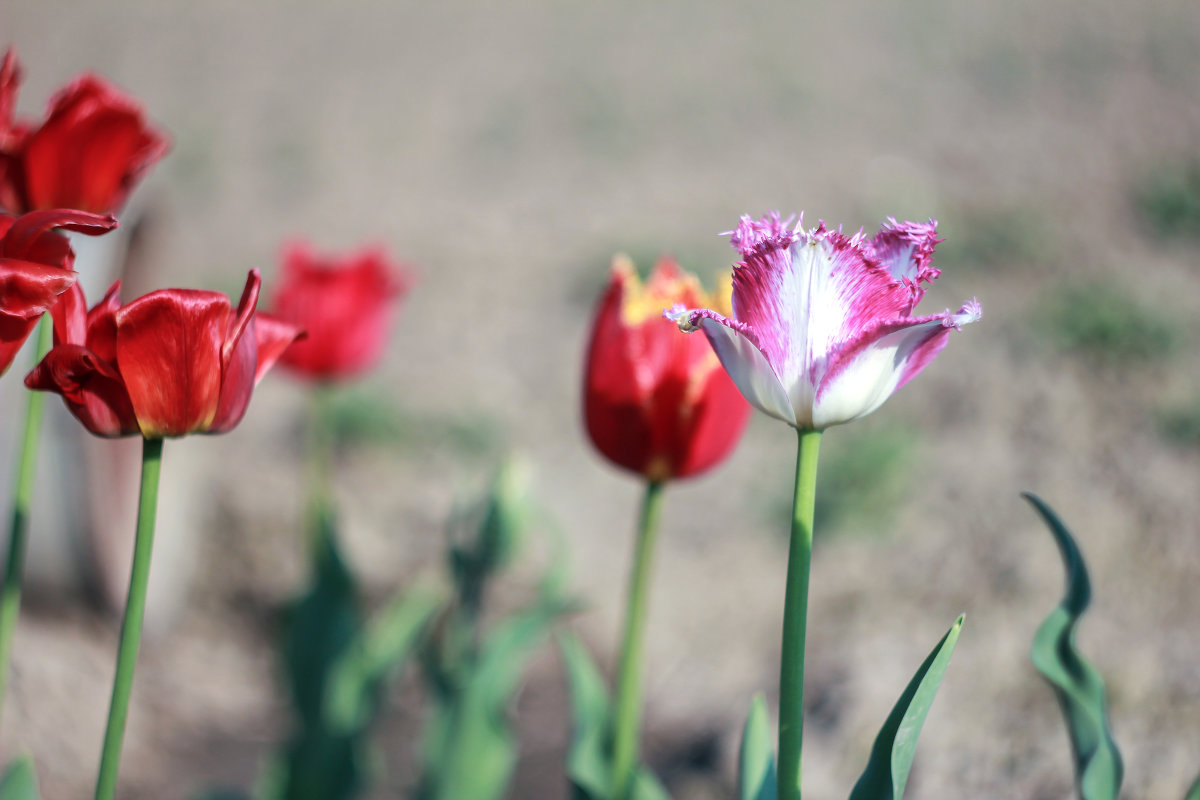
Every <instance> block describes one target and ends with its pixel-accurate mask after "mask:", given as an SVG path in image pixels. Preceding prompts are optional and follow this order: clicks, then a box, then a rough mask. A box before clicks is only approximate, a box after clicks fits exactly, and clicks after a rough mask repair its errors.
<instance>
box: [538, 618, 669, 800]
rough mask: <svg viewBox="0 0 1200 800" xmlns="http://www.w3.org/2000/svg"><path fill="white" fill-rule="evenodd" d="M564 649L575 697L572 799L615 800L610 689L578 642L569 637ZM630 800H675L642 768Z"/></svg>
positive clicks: (561, 643)
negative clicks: (613, 793)
mask: <svg viewBox="0 0 1200 800" xmlns="http://www.w3.org/2000/svg"><path fill="white" fill-rule="evenodd" d="M558 646H559V650H560V651H561V653H562V657H563V664H564V665H565V667H566V672H567V685H568V689H569V691H570V695H571V721H572V724H571V728H572V730H571V746H570V748H569V749H568V751H567V779H568V780H569V781H570V783H571V798H572V800H614V798H613V796H612V791H613V786H612V731H611V729H610V725H611V722H612V720H611V716H610V708H609V697H608V689H607V688H606V687H605V685H604V678H603V677H601V675H600V671H599V670H598V669H596V665H595V664H594V663H593V662H592V658H591V656H590V655H588V652H587V648H586V647H584V646H583V643H582V642H581V641H579V639H578V638H577V637H575V636H573V635H571V634H563V635H561V636H560V637H559V639H558ZM629 800H670V795H668V794H667V790H666V789H664V788H663V785H662V784H661V783H660V782H659V780H658V778H657V777H655V775H654V774H653V773H652V772H650V770H648V769H646V768H645V767H642V766H639V767H638V768H637V771H636V773H635V774H634V778H633V786H632V787H631V788H630V791H629Z"/></svg>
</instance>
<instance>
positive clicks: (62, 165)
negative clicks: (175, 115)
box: [0, 49, 169, 213]
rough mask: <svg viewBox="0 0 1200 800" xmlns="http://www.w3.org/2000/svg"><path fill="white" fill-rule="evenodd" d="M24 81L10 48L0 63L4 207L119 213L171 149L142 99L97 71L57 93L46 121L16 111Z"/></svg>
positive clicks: (0, 163) (0, 188) (0, 164)
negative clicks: (22, 118) (21, 117)
mask: <svg viewBox="0 0 1200 800" xmlns="http://www.w3.org/2000/svg"><path fill="white" fill-rule="evenodd" d="M20 83H21V68H20V64H19V63H18V62H17V58H16V55H15V54H14V53H13V51H12V50H11V49H10V50H9V51H8V52H7V53H6V54H5V56H4V61H3V64H0V207H3V208H5V209H8V210H10V211H14V212H21V211H29V210H33V209H39V208H78V209H82V210H84V211H92V212H95V213H108V212H117V211H119V210H120V209H121V207H122V206H123V205H124V203H125V199H126V198H127V197H128V196H129V193H130V192H131V191H132V190H133V188H134V187H135V186H136V185H137V183H138V181H140V180H141V178H142V175H143V174H144V173H145V172H146V170H147V169H149V168H150V167H151V166H153V165H154V163H155V162H156V161H158V159H159V158H161V157H162V156H163V154H164V153H166V151H167V148H168V146H169V143H168V140H167V137H166V136H165V135H164V134H163V133H161V132H159V131H158V130H156V129H155V128H153V127H151V126H150V125H149V124H148V123H147V122H146V121H145V119H144V118H143V115H142V106H141V104H140V103H138V102H137V101H136V100H134V99H133V98H132V97H130V96H129V95H127V94H125V93H124V92H122V91H121V90H119V89H117V88H116V87H115V86H113V85H112V84H111V83H108V82H107V81H106V80H104V79H103V78H101V77H99V76H97V75H93V74H91V73H84V74H83V75H80V76H79V77H78V78H76V79H75V80H74V81H72V82H71V83H70V84H68V85H67V86H66V87H64V88H63V89H62V90H60V91H59V92H58V93H57V94H56V95H54V97H53V98H51V100H50V104H49V108H48V110H47V113H46V119H45V120H44V121H43V122H42V123H41V124H40V125H38V124H34V123H32V122H29V121H16V120H14V118H13V114H14V113H15V110H16V104H17V103H16V96H17V90H18V88H19V86H20Z"/></svg>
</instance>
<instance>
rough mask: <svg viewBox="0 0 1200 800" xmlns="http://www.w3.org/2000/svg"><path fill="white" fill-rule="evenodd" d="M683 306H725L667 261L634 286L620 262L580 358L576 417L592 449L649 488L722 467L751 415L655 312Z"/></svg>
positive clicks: (719, 374)
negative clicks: (582, 369)
mask: <svg viewBox="0 0 1200 800" xmlns="http://www.w3.org/2000/svg"><path fill="white" fill-rule="evenodd" d="M692 298H703V299H705V300H708V301H709V302H716V303H718V304H722V303H723V304H724V305H728V302H729V290H728V287H726V288H725V290H724V291H718V292H714V293H713V295H711V296H710V295H708V294H706V293H705V292H704V291H703V289H702V288H701V287H700V283H699V281H698V280H696V277H695V276H694V275H690V274H688V273H686V272H683V271H682V270H680V269H679V267H678V266H676V265H675V263H674V262H673V261H670V260H667V259H664V260H662V261H660V262H659V263H658V266H657V267H656V268H655V270H654V274H653V275H651V277H650V280H649V281H648V282H647V283H646V284H645V285H644V286H643V285H642V283H641V281H640V280H639V279H638V277H637V275H636V273H635V272H634V270H633V265H632V264H631V263H630V262H629V261H628V260H626V259H618V260H617V261H616V262H615V263H614V264H613V270H612V279H611V281H610V283H609V287H608V291H607V292H605V294H604V297H603V298H602V299H601V300H600V304H599V306H598V307H597V309H596V318H595V322H594V323H593V326H592V341H591V345H590V346H589V348H588V363H587V374H586V376H585V385H584V416H585V418H586V421H587V429H588V433H589V434H590V436H591V438H592V442H593V444H595V445H596V448H597V449H598V450H599V451H600V452H601V453H603V454H604V455H605V456H607V457H608V458H609V460H611V461H613V462H614V463H616V464H617V465H618V466H621V467H624V468H625V469H628V470H631V471H632V472H636V473H638V474H640V475H643V476H645V477H646V478H648V479H649V480H652V481H662V480H666V479H668V478H683V477H687V476H688V475H695V474H696V473H699V472H702V471H704V470H706V469H708V468H709V467H712V466H714V465H715V464H716V463H717V462H719V461H721V460H722V459H723V458H725V456H727V455H728V454H729V452H730V451H731V450H732V449H733V446H734V445H735V444H736V443H737V441H738V438H739V437H740V436H741V433H742V430H743V429H744V428H745V425H746V419H747V417H748V416H749V414H750V406H749V405H748V404H747V403H746V401H745V400H743V399H742V397H741V395H740V394H739V392H738V390H737V387H736V386H734V384H733V382H732V381H731V380H730V379H729V376H728V375H727V374H726V373H725V370H723V369H721V365H720V362H719V361H718V360H717V356H716V354H715V353H714V352H713V350H712V347H710V346H708V343H707V341H705V342H704V343H703V346H697V345H695V344H693V341H694V340H696V339H698V338H699V337H689V336H679V331H678V330H676V328H675V326H674V325H673V324H672V323H670V322H668V321H667V320H665V319H663V317H662V312H663V310H664V309H667V308H670V307H672V306H674V305H676V304H678V303H684V304H690V303H691V302H692Z"/></svg>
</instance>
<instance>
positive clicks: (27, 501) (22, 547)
mask: <svg viewBox="0 0 1200 800" xmlns="http://www.w3.org/2000/svg"><path fill="white" fill-rule="evenodd" d="M53 330H54V326H53V325H51V323H50V319H49V316H48V315H45V314H43V315H42V320H41V322H40V323H39V324H38V332H37V346H36V348H35V350H34V358H33V363H34V365H35V366H36V365H37V364H38V363H39V362H41V360H42V359H43V358H44V357H45V356H46V353H48V352H50V345H51V344H52V336H51V334H52V332H53ZM28 403H29V404H28V405H27V406H26V408H25V436H24V438H23V439H22V440H21V456H20V462H19V466H18V468H17V484H16V488H15V489H14V491H13V510H12V526H11V527H10V528H9V530H8V561H6V562H5V568H4V588H3V589H0V715H2V713H3V710H4V695H5V690H6V689H7V688H8V662H9V660H10V659H11V657H12V640H13V633H14V632H15V631H16V629H17V612H18V611H19V610H20V608H21V577H22V575H23V574H24V572H25V551H26V549H27V547H28V544H29V507H30V505H31V504H32V502H33V484H34V479H35V478H36V473H37V449H38V448H37V444H38V438H39V437H38V435H39V434H40V433H41V430H42V410H43V409H44V408H45V407H46V395H45V394H43V393H42V392H30V393H29V401H28Z"/></svg>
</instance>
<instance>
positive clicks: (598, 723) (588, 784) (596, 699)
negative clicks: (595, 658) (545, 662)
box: [558, 634, 612, 800]
mask: <svg viewBox="0 0 1200 800" xmlns="http://www.w3.org/2000/svg"><path fill="white" fill-rule="evenodd" d="M558 648H559V650H560V651H561V653H562V657H563V663H564V665H565V667H566V672H567V686H568V689H569V691H570V695H571V720H572V725H571V728H572V730H571V746H570V749H569V750H568V751H567V778H568V779H569V780H570V781H571V795H572V797H573V798H574V800H607V798H608V796H609V795H610V794H611V793H612V752H611V748H610V747H609V740H610V725H611V718H610V709H609V698H608V689H607V688H605V685H604V678H603V677H601V675H600V670H598V669H596V665H595V664H594V663H592V658H591V656H590V655H588V652H587V648H586V647H584V646H583V642H581V641H579V639H578V637H575V636H572V635H570V634H563V635H561V636H559V638H558Z"/></svg>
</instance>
